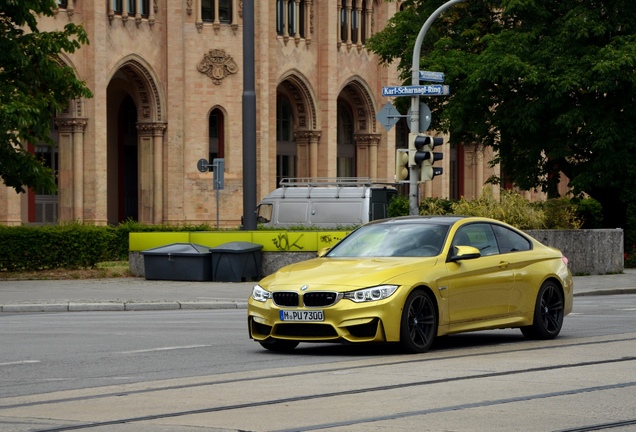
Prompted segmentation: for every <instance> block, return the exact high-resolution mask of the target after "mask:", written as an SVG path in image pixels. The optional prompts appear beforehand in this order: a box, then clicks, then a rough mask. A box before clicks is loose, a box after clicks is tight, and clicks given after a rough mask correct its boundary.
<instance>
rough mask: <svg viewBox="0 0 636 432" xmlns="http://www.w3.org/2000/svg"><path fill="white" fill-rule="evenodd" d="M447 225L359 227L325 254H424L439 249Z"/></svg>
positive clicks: (406, 255) (429, 254) (395, 255)
mask: <svg viewBox="0 0 636 432" xmlns="http://www.w3.org/2000/svg"><path fill="white" fill-rule="evenodd" d="M447 231H448V226H446V225H434V224H422V223H417V224H414V223H403V224H370V225H365V226H363V227H360V228H359V229H357V230H356V231H354V232H352V233H351V234H350V235H349V236H347V237H346V238H344V239H343V240H342V241H341V242H340V243H338V244H337V245H336V246H334V247H333V248H332V249H331V250H330V251H329V252H328V253H327V254H326V256H328V257H426V256H436V255H439V253H440V252H441V250H442V246H443V244H444V239H445V238H446V233H447Z"/></svg>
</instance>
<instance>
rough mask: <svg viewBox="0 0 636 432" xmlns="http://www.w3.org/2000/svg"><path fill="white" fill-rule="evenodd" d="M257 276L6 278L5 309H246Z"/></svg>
mask: <svg viewBox="0 0 636 432" xmlns="http://www.w3.org/2000/svg"><path fill="white" fill-rule="evenodd" d="M254 284H255V282H240V283H236V282H180V281H153V280H145V279H143V278H116V279H85V280H29V281H4V280H3V281H0V312H79V311H135V310H136V311H139V310H178V309H245V308H246V307H247V298H248V297H249V295H250V293H251V292H252V287H253V286H254ZM610 294H636V269H625V272H624V273H622V274H612V275H600V276H575V277H574V296H585V295H610Z"/></svg>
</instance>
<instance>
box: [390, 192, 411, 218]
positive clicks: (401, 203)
mask: <svg viewBox="0 0 636 432" xmlns="http://www.w3.org/2000/svg"><path fill="white" fill-rule="evenodd" d="M388 213H389V217H398V216H408V215H409V197H408V196H397V197H395V198H393V199H392V200H391V202H390V203H389V209H388Z"/></svg>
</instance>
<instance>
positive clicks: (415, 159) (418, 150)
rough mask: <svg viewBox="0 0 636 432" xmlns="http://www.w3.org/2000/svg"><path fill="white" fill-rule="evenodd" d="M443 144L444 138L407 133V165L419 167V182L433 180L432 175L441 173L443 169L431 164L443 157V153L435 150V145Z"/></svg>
mask: <svg viewBox="0 0 636 432" xmlns="http://www.w3.org/2000/svg"><path fill="white" fill-rule="evenodd" d="M442 144H444V139H443V138H439V137H432V136H428V135H425V134H421V133H420V134H414V133H412V134H410V135H409V165H410V166H418V167H419V168H420V179H419V181H420V182H424V181H427V180H433V177H435V176H438V175H441V174H442V173H443V172H444V170H443V169H442V168H441V167H434V166H433V164H434V163H435V162H437V161H439V160H442V159H444V153H442V152H436V151H434V150H435V147H437V146H440V145H442Z"/></svg>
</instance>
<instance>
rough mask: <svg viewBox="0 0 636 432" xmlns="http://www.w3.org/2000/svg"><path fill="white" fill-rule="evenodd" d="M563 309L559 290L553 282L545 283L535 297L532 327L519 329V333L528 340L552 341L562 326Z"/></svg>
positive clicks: (561, 294) (561, 295)
mask: <svg viewBox="0 0 636 432" xmlns="http://www.w3.org/2000/svg"><path fill="white" fill-rule="evenodd" d="M563 307H564V302H563V293H562V292H561V288H560V287H559V286H558V285H557V284H556V283H555V282H553V281H545V282H544V283H543V285H541V289H539V294H538V295H537V301H536V304H535V307H534V319H533V322H532V325H529V326H527V327H521V333H523V335H524V336H525V337H526V338H528V339H535V340H548V339H554V338H555V337H557V336H558V334H559V333H560V332H561V327H562V326H563Z"/></svg>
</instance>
